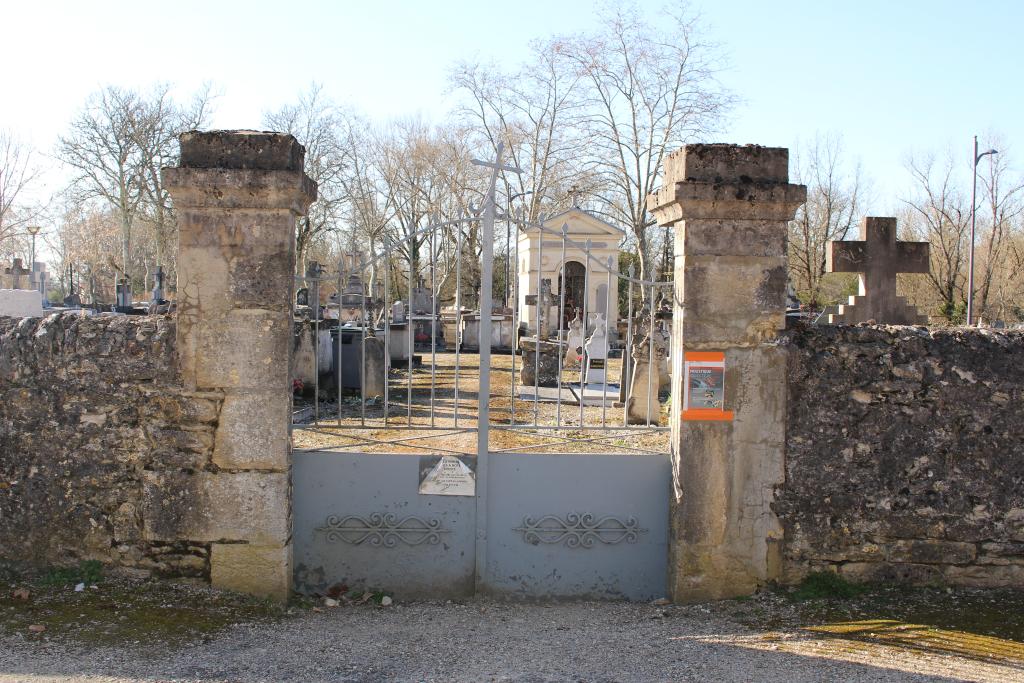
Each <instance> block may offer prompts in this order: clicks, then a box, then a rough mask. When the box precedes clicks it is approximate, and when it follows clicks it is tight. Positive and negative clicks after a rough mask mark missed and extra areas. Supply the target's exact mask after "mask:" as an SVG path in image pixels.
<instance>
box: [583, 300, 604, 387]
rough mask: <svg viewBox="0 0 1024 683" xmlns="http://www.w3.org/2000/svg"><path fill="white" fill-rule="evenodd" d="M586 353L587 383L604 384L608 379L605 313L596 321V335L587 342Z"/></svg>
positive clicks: (591, 336) (599, 315) (600, 314)
mask: <svg viewBox="0 0 1024 683" xmlns="http://www.w3.org/2000/svg"><path fill="white" fill-rule="evenodd" d="M585 351H586V354H585V356H586V359H587V371H586V374H585V375H584V377H585V383H586V384H604V383H605V382H606V381H607V379H608V373H607V364H608V323H607V322H606V321H605V319H604V314H603V313H599V314H598V315H597V319H596V320H595V321H594V333H593V334H592V335H590V339H588V340H587V344H586V347H585Z"/></svg>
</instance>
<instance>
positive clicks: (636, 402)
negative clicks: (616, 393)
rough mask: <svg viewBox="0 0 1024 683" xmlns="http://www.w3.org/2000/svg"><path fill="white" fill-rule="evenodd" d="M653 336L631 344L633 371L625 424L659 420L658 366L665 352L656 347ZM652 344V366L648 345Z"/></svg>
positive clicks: (648, 422) (654, 422) (647, 422)
mask: <svg viewBox="0 0 1024 683" xmlns="http://www.w3.org/2000/svg"><path fill="white" fill-rule="evenodd" d="M653 337H654V334H649V335H647V336H646V337H644V339H643V341H641V342H640V343H639V344H633V349H632V354H631V355H632V357H633V372H632V378H631V382H630V385H629V396H628V397H627V398H626V421H627V422H628V423H629V424H631V425H636V424H652V425H656V424H658V422H659V420H660V419H661V404H660V403H659V402H658V388H659V386H660V385H661V377H660V376H661V372H660V371H659V367H660V365H661V363H662V361H664V351H663V350H661V349H659V348H658V344H657V342H656V341H655V340H654V338H653ZM652 344H653V345H654V363H653V364H652V363H651V345H652Z"/></svg>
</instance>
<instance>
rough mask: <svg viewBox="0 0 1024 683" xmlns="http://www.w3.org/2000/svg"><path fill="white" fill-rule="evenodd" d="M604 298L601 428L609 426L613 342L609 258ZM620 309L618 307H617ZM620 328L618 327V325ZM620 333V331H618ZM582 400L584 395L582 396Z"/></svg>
mask: <svg viewBox="0 0 1024 683" xmlns="http://www.w3.org/2000/svg"><path fill="white" fill-rule="evenodd" d="M607 288H608V289H607V291H606V292H605V296H604V328H605V330H604V331H605V337H604V338H605V349H604V384H603V385H602V387H601V426H602V427H605V426H607V425H608V365H609V364H608V357H609V356H610V355H611V354H609V353H608V352H609V350H610V349H611V340H612V331H611V324H612V257H611V256H609V257H608V284H607ZM616 309H618V306H616ZM616 327H618V325H616ZM616 331H618V330H616ZM580 398H581V400H582V394H581V395H580Z"/></svg>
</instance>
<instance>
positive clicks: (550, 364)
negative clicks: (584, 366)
mask: <svg viewBox="0 0 1024 683" xmlns="http://www.w3.org/2000/svg"><path fill="white" fill-rule="evenodd" d="M519 348H520V349H522V352H523V353H522V355H523V368H522V370H520V371H519V381H520V383H521V384H522V385H523V386H530V387H553V386H557V385H558V354H559V352H560V351H561V344H559V343H558V342H553V341H546V340H541V341H538V340H537V338H536V337H522V338H521V339H520V340H519ZM538 356H539V357H538Z"/></svg>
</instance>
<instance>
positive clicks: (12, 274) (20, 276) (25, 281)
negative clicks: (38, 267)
mask: <svg viewBox="0 0 1024 683" xmlns="http://www.w3.org/2000/svg"><path fill="white" fill-rule="evenodd" d="M30 275H31V271H30V270H29V269H28V268H25V266H24V265H23V264H22V261H21V259H20V258H16V259H14V261H13V262H11V267H10V268H4V278H3V283H0V284H2V286H3V288H4V289H32V286H31V281H30Z"/></svg>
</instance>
